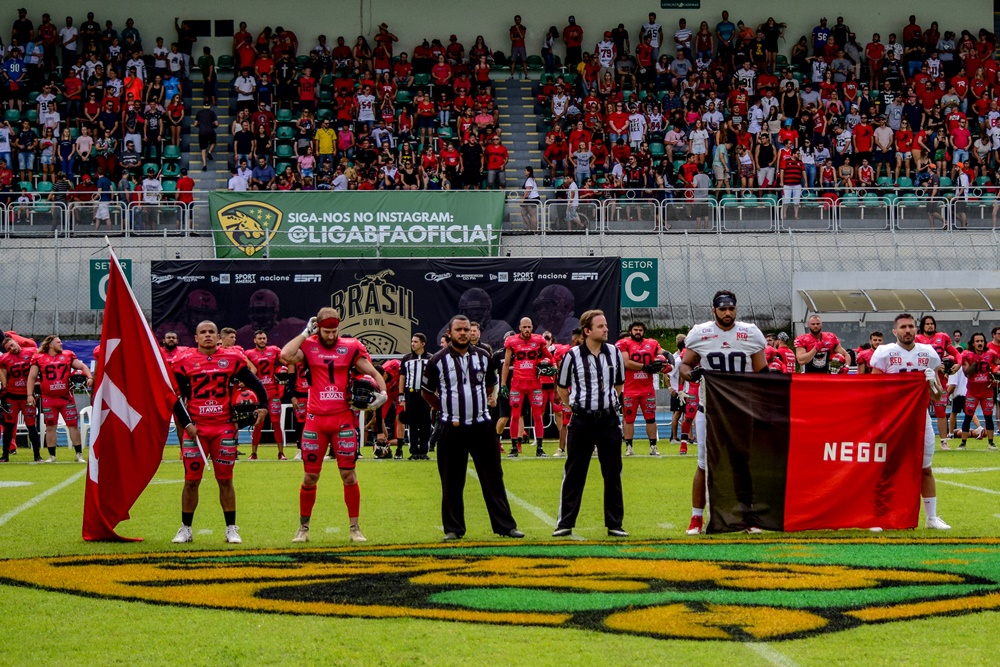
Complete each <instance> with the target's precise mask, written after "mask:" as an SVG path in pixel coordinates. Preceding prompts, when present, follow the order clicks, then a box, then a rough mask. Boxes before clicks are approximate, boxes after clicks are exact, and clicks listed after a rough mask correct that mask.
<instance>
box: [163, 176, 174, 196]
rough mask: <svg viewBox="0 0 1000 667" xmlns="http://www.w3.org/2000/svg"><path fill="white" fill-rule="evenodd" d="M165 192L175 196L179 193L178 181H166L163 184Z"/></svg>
mask: <svg viewBox="0 0 1000 667" xmlns="http://www.w3.org/2000/svg"><path fill="white" fill-rule="evenodd" d="M162 186H163V191H164V192H165V193H167V194H173V193H175V192H177V181H173V180H169V179H168V180H164V181H163V183H162Z"/></svg>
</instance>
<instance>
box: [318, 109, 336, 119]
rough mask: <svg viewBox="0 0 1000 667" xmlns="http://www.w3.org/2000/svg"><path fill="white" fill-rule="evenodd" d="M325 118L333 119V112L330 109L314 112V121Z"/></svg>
mask: <svg viewBox="0 0 1000 667" xmlns="http://www.w3.org/2000/svg"><path fill="white" fill-rule="evenodd" d="M326 118H333V111H331V110H330V109H320V110H319V111H317V112H316V120H324V119H326Z"/></svg>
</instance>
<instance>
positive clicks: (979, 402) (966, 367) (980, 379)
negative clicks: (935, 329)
mask: <svg viewBox="0 0 1000 667" xmlns="http://www.w3.org/2000/svg"><path fill="white" fill-rule="evenodd" d="M998 364H1000V356H998V355H997V353H996V352H994V351H993V350H991V349H988V348H987V347H986V336H985V335H984V334H981V333H974V334H972V337H971V338H969V349H968V350H966V351H965V352H964V353H963V355H962V370H963V371H964V372H965V377H966V379H967V380H968V384H967V385H966V390H965V419H964V420H963V422H962V441H963V442H964V441H965V440H968V439H969V426H970V424H971V422H972V417H973V416H974V415H975V414H976V408H977V407H980V406H982V408H983V418H984V421H985V422H986V440H987V442H988V443H989V445H988V447H989V449H991V450H995V449H996V448H997V447H996V445H995V444H993V428H994V427H993V386H994V384H995V383H996V381H997V377H996V376H997V373H998V370H1000V369H998Z"/></svg>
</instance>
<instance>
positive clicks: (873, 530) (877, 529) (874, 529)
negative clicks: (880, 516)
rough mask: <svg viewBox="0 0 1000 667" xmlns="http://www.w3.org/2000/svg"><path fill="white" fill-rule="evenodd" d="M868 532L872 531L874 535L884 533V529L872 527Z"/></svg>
mask: <svg viewBox="0 0 1000 667" xmlns="http://www.w3.org/2000/svg"><path fill="white" fill-rule="evenodd" d="M868 530H870V531H871V532H873V533H881V532H882V529H881V528H880V527H878V526H872V527H871V528H869V529H868Z"/></svg>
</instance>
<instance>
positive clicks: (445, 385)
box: [421, 346, 497, 426]
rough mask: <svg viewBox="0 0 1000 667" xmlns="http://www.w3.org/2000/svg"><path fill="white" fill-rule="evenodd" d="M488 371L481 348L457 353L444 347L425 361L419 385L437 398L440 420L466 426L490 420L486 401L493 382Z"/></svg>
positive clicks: (488, 359)
mask: <svg viewBox="0 0 1000 667" xmlns="http://www.w3.org/2000/svg"><path fill="white" fill-rule="evenodd" d="M490 371H491V369H490V355H489V354H487V353H486V351H485V350H483V349H482V348H478V347H474V346H470V347H469V349H468V350H467V351H466V353H465V354H458V353H457V352H456V351H455V350H453V349H452V348H451V347H446V348H445V349H443V350H441V351H440V352H438V353H437V354H435V355H434V356H433V357H431V358H430V361H428V362H427V368H425V369H424V383H423V385H422V387H421V388H422V389H423V390H425V391H428V392H430V393H432V394H437V395H438V397H439V398H440V399H441V421H442V422H452V423H453V424H454V423H458V424H464V425H466V426H471V425H472V424H481V423H484V422H490V421H491V420H490V408H489V405H488V404H487V401H488V397H489V393H490V391H491V390H492V389H493V387H494V386H495V385H496V383H497V380H496V374H495V373H492V372H490Z"/></svg>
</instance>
